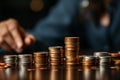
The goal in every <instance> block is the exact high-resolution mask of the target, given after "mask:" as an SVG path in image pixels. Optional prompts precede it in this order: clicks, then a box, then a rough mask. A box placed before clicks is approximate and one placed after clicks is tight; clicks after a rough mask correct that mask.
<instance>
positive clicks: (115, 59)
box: [110, 53, 120, 65]
mask: <svg viewBox="0 0 120 80" xmlns="http://www.w3.org/2000/svg"><path fill="white" fill-rule="evenodd" d="M110 56H111V58H112V64H113V65H120V54H118V53H110Z"/></svg>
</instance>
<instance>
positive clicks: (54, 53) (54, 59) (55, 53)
mask: <svg viewBox="0 0 120 80" xmlns="http://www.w3.org/2000/svg"><path fill="white" fill-rule="evenodd" d="M49 63H50V65H52V66H59V65H61V47H58V46H54V47H49Z"/></svg>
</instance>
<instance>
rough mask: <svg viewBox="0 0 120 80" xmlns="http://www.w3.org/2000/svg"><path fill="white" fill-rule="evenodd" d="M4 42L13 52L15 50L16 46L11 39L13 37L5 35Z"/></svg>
mask: <svg viewBox="0 0 120 80" xmlns="http://www.w3.org/2000/svg"><path fill="white" fill-rule="evenodd" d="M4 39H5V42H6V43H7V44H8V45H9V46H10V47H11V48H12V49H14V50H16V48H17V45H16V43H15V41H14V39H13V37H12V36H11V35H10V33H8V34H7V35H5V36H4Z"/></svg>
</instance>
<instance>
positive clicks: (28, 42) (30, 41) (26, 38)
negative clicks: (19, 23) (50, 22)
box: [20, 27, 36, 46]
mask: <svg viewBox="0 0 120 80" xmlns="http://www.w3.org/2000/svg"><path fill="white" fill-rule="evenodd" d="M20 30H21V32H22V35H24V42H25V45H26V46H30V45H31V44H33V43H34V42H35V41H36V39H35V37H34V36H33V35H31V34H29V33H27V32H25V30H24V29H23V28H22V27H20Z"/></svg>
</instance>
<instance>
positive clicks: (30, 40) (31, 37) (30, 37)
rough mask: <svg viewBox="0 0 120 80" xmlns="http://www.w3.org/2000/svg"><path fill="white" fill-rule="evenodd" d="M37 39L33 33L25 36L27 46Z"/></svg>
mask: <svg viewBox="0 0 120 80" xmlns="http://www.w3.org/2000/svg"><path fill="white" fill-rule="evenodd" d="M35 41H36V39H35V37H34V36H33V35H31V34H28V35H26V38H25V44H26V46H30V45H31V44H33V43H34V42H35Z"/></svg>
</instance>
